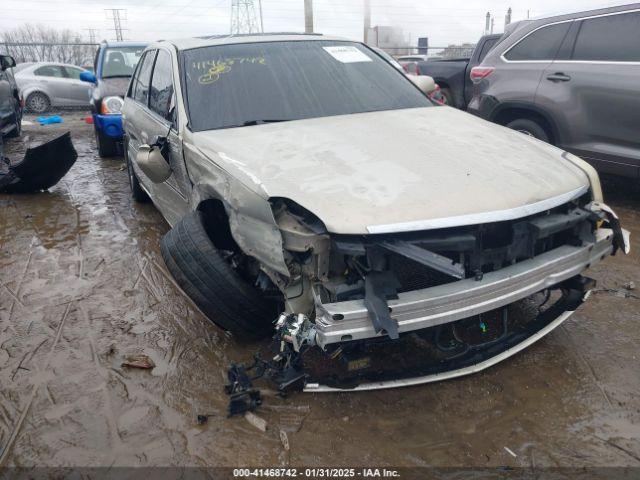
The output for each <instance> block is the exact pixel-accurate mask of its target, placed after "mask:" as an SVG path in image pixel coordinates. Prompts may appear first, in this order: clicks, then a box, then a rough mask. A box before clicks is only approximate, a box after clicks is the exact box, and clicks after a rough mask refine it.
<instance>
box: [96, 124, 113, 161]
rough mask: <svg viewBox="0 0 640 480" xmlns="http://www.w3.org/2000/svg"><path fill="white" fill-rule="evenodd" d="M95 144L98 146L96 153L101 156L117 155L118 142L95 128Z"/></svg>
mask: <svg viewBox="0 0 640 480" xmlns="http://www.w3.org/2000/svg"><path fill="white" fill-rule="evenodd" d="M95 134H96V146H97V147H98V155H100V157H102V158H108V157H115V156H117V155H118V142H117V141H116V140H114V139H113V138H110V137H107V136H106V135H105V134H104V133H102V132H100V131H99V130H95Z"/></svg>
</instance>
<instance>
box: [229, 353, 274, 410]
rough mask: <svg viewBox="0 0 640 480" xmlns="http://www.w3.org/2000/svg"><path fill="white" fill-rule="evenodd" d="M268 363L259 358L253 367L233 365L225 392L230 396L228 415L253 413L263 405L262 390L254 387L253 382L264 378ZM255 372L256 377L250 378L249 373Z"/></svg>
mask: <svg viewBox="0 0 640 480" xmlns="http://www.w3.org/2000/svg"><path fill="white" fill-rule="evenodd" d="M265 367H266V363H265V362H262V361H261V360H260V359H259V358H258V357H256V358H255V359H254V362H253V364H252V365H251V366H249V367H245V366H244V365H241V364H236V363H232V364H231V366H230V367H229V370H228V371H227V378H228V383H227V385H225V387H224V390H225V392H226V393H227V395H229V409H228V412H227V413H228V415H229V416H230V417H232V416H234V415H240V414H243V413H245V412H252V411H254V410H255V409H257V408H258V407H259V406H260V405H262V396H261V395H260V390H257V389H256V388H254V387H253V380H256V379H258V378H261V377H263V376H264V372H265ZM252 371H255V373H256V374H255V375H254V376H249V372H252Z"/></svg>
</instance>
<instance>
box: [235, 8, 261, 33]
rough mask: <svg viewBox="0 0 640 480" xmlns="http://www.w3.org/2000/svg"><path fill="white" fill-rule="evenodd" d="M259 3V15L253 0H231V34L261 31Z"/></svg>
mask: <svg viewBox="0 0 640 480" xmlns="http://www.w3.org/2000/svg"><path fill="white" fill-rule="evenodd" d="M258 3H259V4H260V15H258V12H257V11H256V6H255V3H254V1H253V0H231V34H232V35H233V34H240V33H262V32H264V27H263V24H262V4H261V0H258Z"/></svg>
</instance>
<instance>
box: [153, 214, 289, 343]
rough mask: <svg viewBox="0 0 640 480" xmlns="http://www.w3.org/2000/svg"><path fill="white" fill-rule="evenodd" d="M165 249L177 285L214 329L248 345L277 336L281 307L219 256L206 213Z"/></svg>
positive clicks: (184, 224)
mask: <svg viewBox="0 0 640 480" xmlns="http://www.w3.org/2000/svg"><path fill="white" fill-rule="evenodd" d="M160 246H161V252H162V258H163V259H164V261H165V263H166V265H167V268H168V269H169V271H170V272H171V274H172V275H173V278H174V279H175V280H176V282H177V284H178V285H179V286H180V288H182V290H184V292H185V293H186V294H187V295H188V296H189V297H190V298H191V299H192V300H193V301H194V302H195V304H196V305H197V306H198V307H199V308H200V310H201V311H202V313H204V314H205V315H206V316H207V317H208V318H209V319H210V320H211V321H212V322H213V323H215V324H216V325H218V326H219V327H221V328H223V329H224V330H228V331H230V332H231V333H233V334H234V335H235V336H237V337H239V338H242V339H248V340H256V339H259V338H263V337H265V336H267V335H269V334H271V333H273V321H274V320H275V317H276V315H277V310H276V308H275V305H274V304H273V303H270V302H268V301H267V300H265V299H264V298H263V297H262V296H261V294H260V292H259V291H258V290H257V289H255V288H253V287H252V286H251V285H249V284H248V283H247V282H245V281H244V280H243V279H242V278H241V277H240V276H239V275H238V273H237V272H236V271H235V270H234V269H233V268H232V267H231V265H229V263H227V261H226V260H225V259H224V258H222V256H221V255H220V254H219V253H218V250H217V249H216V248H215V246H214V245H213V242H212V241H211V239H210V238H209V237H208V235H207V232H206V230H205V227H204V223H203V215H202V213H201V212H192V213H189V214H187V215H185V216H184V217H183V218H182V220H180V222H178V223H177V224H176V225H175V226H174V227H173V228H172V229H171V230H170V231H169V232H168V233H167V234H166V235H165V236H164V237H163V238H162V241H161V245H160Z"/></svg>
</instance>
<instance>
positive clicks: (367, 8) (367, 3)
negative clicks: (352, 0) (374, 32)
mask: <svg viewBox="0 0 640 480" xmlns="http://www.w3.org/2000/svg"><path fill="white" fill-rule="evenodd" d="M369 30H371V0H364V35H363V37H362V38H363V39H364V43H367V44H368V43H369Z"/></svg>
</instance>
